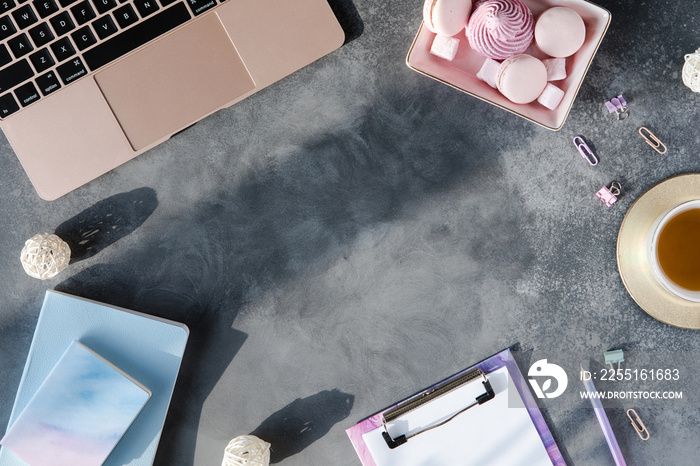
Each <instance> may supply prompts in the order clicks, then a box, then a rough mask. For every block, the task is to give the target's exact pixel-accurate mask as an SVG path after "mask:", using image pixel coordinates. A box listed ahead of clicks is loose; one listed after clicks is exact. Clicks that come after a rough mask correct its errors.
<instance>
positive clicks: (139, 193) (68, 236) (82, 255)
mask: <svg viewBox="0 0 700 466" xmlns="http://www.w3.org/2000/svg"><path fill="white" fill-rule="evenodd" d="M156 207H158V197H157V196H156V192H155V191H154V190H153V189H151V188H138V189H134V190H133V191H129V192H127V193H121V194H115V195H114V196H111V197H108V198H107V199H104V200H102V201H100V202H98V203H97V204H95V205H93V206H92V207H88V208H87V209H85V210H83V211H82V212H80V213H79V214H78V215H76V216H75V217H73V218H71V219H70V220H66V221H65V222H63V223H62V224H60V225H59V226H58V228H56V232H55V233H56V234H57V235H58V236H59V238H61V239H62V240H63V241H65V242H66V243H68V245H69V246H70V250H71V260H70V262H71V264H74V263H76V262H79V261H81V260H83V259H87V258H90V257H92V256H94V255H95V254H97V253H98V252H100V251H102V250H103V249H104V248H106V247H107V246H110V245H111V244H114V243H115V242H117V241H119V240H120V239H122V238H123V237H125V236H127V235H128V234H130V233H132V232H133V231H134V230H136V229H137V228H138V227H140V226H141V225H142V224H143V222H145V221H146V219H147V218H148V217H150V215H151V214H152V213H153V211H154V210H156Z"/></svg>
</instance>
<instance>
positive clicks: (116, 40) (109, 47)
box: [83, 3, 190, 70]
mask: <svg viewBox="0 0 700 466" xmlns="http://www.w3.org/2000/svg"><path fill="white" fill-rule="evenodd" d="M188 19H190V14H189V13H188V12H187V7H186V6H185V5H184V4H182V3H178V4H177V5H175V6H173V7H171V8H168V9H167V10H163V11H161V12H160V13H156V14H155V15H153V16H151V17H149V18H148V19H146V20H145V21H143V22H142V23H139V24H137V25H136V26H134V27H133V28H131V29H127V30H126V31H123V32H122V33H121V34H119V35H117V36H114V37H112V38H111V39H108V40H107V41H106V42H103V43H101V44H100V45H98V46H97V47H94V48H92V49H90V50H88V51H87V52H85V53H84V54H83V58H85V62H86V63H87V65H88V67H89V68H90V69H91V70H96V69H97V68H100V67H101V66H104V65H106V64H107V63H109V62H111V61H112V60H114V59H116V58H119V57H121V56H122V55H124V54H126V53H128V52H130V51H132V50H134V49H135V48H137V47H139V46H141V45H143V44H145V43H147V42H150V41H151V40H153V39H155V38H156V37H158V36H160V35H161V34H163V33H165V32H167V31H169V30H171V29H173V28H175V27H177V26H179V25H180V24H182V23H184V22H185V21H187V20H188Z"/></svg>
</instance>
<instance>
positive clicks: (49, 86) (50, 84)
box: [36, 71, 61, 96]
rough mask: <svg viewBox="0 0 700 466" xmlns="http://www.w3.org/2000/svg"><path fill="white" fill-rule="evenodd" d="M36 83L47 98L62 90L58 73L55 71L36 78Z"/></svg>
mask: <svg viewBox="0 0 700 466" xmlns="http://www.w3.org/2000/svg"><path fill="white" fill-rule="evenodd" d="M36 83H37V85H38V86H39V90H40V91H41V93H42V94H44V95H45V96H46V95H49V94H51V93H52V92H53V91H57V90H58V89H60V88H61V83H59V82H58V77H56V73H55V72H53V71H49V72H48V73H46V74H43V75H41V76H39V77H38V78H36Z"/></svg>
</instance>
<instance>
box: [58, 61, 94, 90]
mask: <svg viewBox="0 0 700 466" xmlns="http://www.w3.org/2000/svg"><path fill="white" fill-rule="evenodd" d="M56 71H57V72H58V75H59V76H60V77H61V80H63V84H65V85H66V86H67V85H68V84H70V83H72V82H73V81H75V80H76V79H78V78H82V77H83V76H85V75H86V74H87V70H86V69H85V66H83V62H82V61H81V60H80V58H77V57H76V58H74V59H72V60H71V61H69V62H67V63H64V64H63V65H61V66H59V67H58V68H56Z"/></svg>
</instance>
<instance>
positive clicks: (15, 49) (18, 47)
mask: <svg viewBox="0 0 700 466" xmlns="http://www.w3.org/2000/svg"><path fill="white" fill-rule="evenodd" d="M7 45H9V46H10V50H12V53H13V54H14V56H15V58H20V57H23V56H25V55H26V54H28V53H29V52H31V51H32V50H34V47H32V43H31V42H29V37H27V35H26V34H22V35H19V36H17V37H13V38H12V39H10V40H8V41H7Z"/></svg>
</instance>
